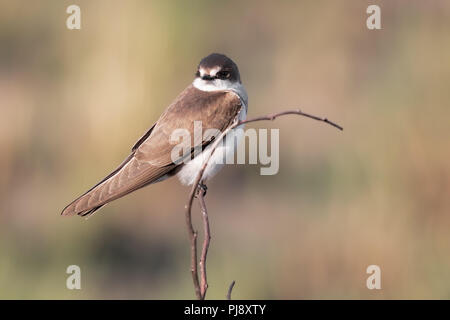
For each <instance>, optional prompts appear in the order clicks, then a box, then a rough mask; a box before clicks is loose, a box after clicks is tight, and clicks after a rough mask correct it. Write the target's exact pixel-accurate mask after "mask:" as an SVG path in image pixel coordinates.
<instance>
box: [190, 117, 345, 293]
mask: <svg viewBox="0 0 450 320" xmlns="http://www.w3.org/2000/svg"><path fill="white" fill-rule="evenodd" d="M290 114H293V115H300V116H303V117H307V118H310V119H313V120H317V121H321V122H325V123H327V124H329V125H331V126H333V127H335V128H337V129H339V130H341V131H342V130H344V128H342V127H341V126H340V125H338V124H336V123H334V122H332V121H329V120H328V119H327V118H320V117H317V116H314V115H311V114H308V113H305V112H302V111H301V110H300V109H297V110H287V111H282V112H278V113H274V114H270V115H267V116H262V117H257V118H252V119H248V120H243V121H239V120H237V118H236V120H235V121H234V123H233V124H232V125H231V126H229V127H228V128H227V129H225V130H224V131H223V132H222V133H221V134H220V136H219V137H218V138H217V139H215V140H214V141H213V142H212V145H211V152H210V153H209V155H208V157H207V158H206V160H205V161H204V162H203V164H202V167H201V169H200V171H199V172H198V174H197V177H196V178H195V181H194V183H193V185H192V189H191V193H190V194H189V200H188V204H187V205H186V206H185V209H186V211H185V215H186V224H187V228H188V233H189V237H190V240H191V272H192V280H193V282H194V289H195V294H196V296H197V299H199V300H203V299H205V295H206V289H207V288H208V284H207V282H206V267H205V265H206V254H207V252H208V247H209V239H210V238H209V237H210V235H209V223H208V216H207V213H206V214H205V213H204V214H203V224H204V228H205V240H204V242H203V249H202V259H203V258H204V259H203V261H201V263H202V264H201V265H200V268H201V270H200V272H201V279H202V288H203V289H201V288H200V284H199V281H198V271H197V232H196V231H194V228H193V226H192V218H191V216H192V213H191V211H192V203H193V201H194V197H195V194H196V192H197V189H199V184H200V181H201V180H202V178H203V173H204V172H205V169H206V166H207V165H208V162H209V160H210V159H211V157H212V155H213V153H214V151H216V148H217V146H218V145H219V143H221V142H222V139H223V138H224V137H225V136H226V135H227V134H228V132H230V131H231V130H233V129H234V128H236V127H238V126H240V125H243V124H246V123H250V122H256V121H264V120H275V119H276V118H278V117H281V116H284V115H290ZM201 193H202V190H199V194H201ZM202 197H203V195H202V196H201V198H200V199H202ZM200 204H201V205H202V207H204V211H203V212H206V206H205V203H204V200H203V204H202V200H200ZM202 210H203V208H202ZM205 216H206V220H205ZM205 221H206V222H205ZM205 223H206V224H205ZM206 227H208V230H206ZM233 286H234V281H233V283H232V285H231V286H230V289H229V295H231V290H232V289H233Z"/></svg>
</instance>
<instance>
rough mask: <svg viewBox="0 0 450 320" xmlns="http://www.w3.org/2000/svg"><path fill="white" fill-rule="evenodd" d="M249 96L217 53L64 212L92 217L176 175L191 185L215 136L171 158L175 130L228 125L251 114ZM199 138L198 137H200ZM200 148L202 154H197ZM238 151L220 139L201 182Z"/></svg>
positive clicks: (232, 66)
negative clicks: (183, 155)
mask: <svg viewBox="0 0 450 320" xmlns="http://www.w3.org/2000/svg"><path fill="white" fill-rule="evenodd" d="M247 104H248V97H247V93H246V91H245V88H244V86H243V85H242V82H241V78H240V74H239V70H238V67H237V65H236V64H235V63H234V62H233V61H232V60H231V59H230V58H228V57H226V56H225V55H223V54H217V53H213V54H210V55H209V56H207V57H205V58H203V59H202V60H201V61H200V64H199V65H198V68H197V72H196V74H195V79H194V81H193V82H192V84H190V85H189V86H188V87H187V88H186V89H184V91H183V92H181V93H180V95H179V96H178V97H177V98H176V99H175V101H174V102H173V103H172V104H171V105H169V107H168V108H167V109H166V110H165V111H164V112H163V114H162V115H161V116H160V118H159V119H158V121H156V123H155V124H154V125H153V126H152V127H151V128H150V129H149V130H148V131H147V132H146V133H145V134H144V135H143V136H142V137H141V138H140V139H139V140H138V141H137V142H136V144H135V145H134V146H133V148H132V149H131V154H130V155H129V156H128V157H127V158H126V159H125V160H124V161H123V162H122V164H120V165H119V167H118V168H117V169H116V170H114V171H113V172H111V173H110V174H109V175H108V176H106V177H105V178H104V179H103V180H101V181H100V182H99V183H97V184H96V185H95V186H94V187H92V188H91V189H89V190H88V191H87V192H86V193H84V194H83V195H81V196H80V197H78V198H77V199H75V200H74V201H73V202H71V203H70V204H69V205H68V206H67V207H65V208H64V210H63V211H62V213H61V214H62V215H67V216H70V215H75V214H77V215H80V216H88V215H90V214H92V213H94V212H95V211H96V210H98V209H100V208H101V207H102V206H104V205H105V204H107V203H109V202H111V201H113V200H115V199H118V198H120V197H123V196H125V195H126V194H128V193H130V192H133V191H135V190H137V189H140V188H142V187H145V186H147V185H149V184H152V183H156V182H159V181H162V180H165V179H167V178H169V177H171V176H173V175H177V177H178V178H179V180H180V181H181V183H182V184H185V185H192V184H193V183H194V180H195V178H196V177H197V174H198V172H199V170H200V168H201V166H202V165H203V161H204V159H205V158H206V156H207V155H208V154H209V153H210V152H211V142H212V141H213V140H214V138H215V137H214V136H208V135H207V134H206V136H203V137H202V138H201V139H200V140H201V141H194V142H193V146H192V148H191V149H190V150H191V154H192V157H191V155H190V157H189V159H191V160H189V159H188V160H187V161H183V162H182V163H178V162H177V161H173V157H172V149H173V147H174V145H175V143H174V142H173V139H171V134H172V133H173V132H174V130H176V129H185V130H187V131H188V132H189V133H190V136H191V137H193V136H195V134H194V121H201V125H202V128H203V132H207V131H208V129H217V130H219V131H221V132H223V131H224V130H226V129H227V128H228V127H229V126H231V125H232V124H233V123H234V122H235V121H237V120H244V119H245V118H246V115H247ZM230 135H232V138H233V139H235V138H237V140H240V139H241V138H242V131H230V132H229V133H228V134H227V136H226V139H227V140H228V141H229V139H228V138H229V137H230ZM197 140H198V139H197ZM195 147H197V148H198V147H201V152H200V153H198V154H197V153H194V150H195ZM234 151H235V149H234V144H231V145H229V144H227V143H224V144H221V145H220V144H219V146H218V147H217V149H216V151H215V152H214V154H213V155H212V157H211V159H210V161H209V162H208V165H207V167H206V170H205V172H204V174H203V177H202V181H203V182H205V181H206V180H208V179H210V178H211V177H213V176H214V175H215V174H216V173H217V172H218V171H219V170H220V169H221V168H222V166H223V164H222V163H223V161H218V160H219V158H222V159H223V157H227V156H229V155H230V153H231V154H232V153H233V152H234Z"/></svg>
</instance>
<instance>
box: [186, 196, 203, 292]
mask: <svg viewBox="0 0 450 320" xmlns="http://www.w3.org/2000/svg"><path fill="white" fill-rule="evenodd" d="M196 190H197V188H192V190H191V194H190V196H189V202H188V204H187V205H186V206H185V209H186V213H185V216H186V225H187V228H188V233H189V239H190V240H191V273H192V281H193V282H194V289H195V295H196V296H197V299H198V300H201V299H202V294H201V292H200V284H199V282H198V272H197V231H195V230H194V227H193V226H192V215H191V208H192V202H193V201H194V196H195V192H196Z"/></svg>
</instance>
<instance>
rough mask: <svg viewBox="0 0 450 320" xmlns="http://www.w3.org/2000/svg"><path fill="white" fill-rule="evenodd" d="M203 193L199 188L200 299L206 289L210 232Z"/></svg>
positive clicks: (204, 294)
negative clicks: (200, 220)
mask: <svg viewBox="0 0 450 320" xmlns="http://www.w3.org/2000/svg"><path fill="white" fill-rule="evenodd" d="M204 196H205V193H204V192H203V191H202V190H199V193H198V200H199V202H200V207H201V210H202V217H203V230H204V233H205V235H204V239H203V248H202V255H201V257H200V262H199V266H200V277H201V278H200V279H201V282H200V293H201V296H202V300H204V299H205V296H206V290H208V280H207V278H206V255H207V254H208V249H209V242H210V240H211V234H210V232H209V219H208V211H207V210H206V204H205V197H204Z"/></svg>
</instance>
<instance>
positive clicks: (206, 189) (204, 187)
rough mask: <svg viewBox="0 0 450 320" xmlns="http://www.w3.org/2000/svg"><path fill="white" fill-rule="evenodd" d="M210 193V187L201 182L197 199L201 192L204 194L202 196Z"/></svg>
mask: <svg viewBox="0 0 450 320" xmlns="http://www.w3.org/2000/svg"><path fill="white" fill-rule="evenodd" d="M207 191H208V187H207V186H206V184H204V183H203V182H200V183H199V184H198V187H197V193H196V195H195V197H196V198H197V197H198V196H199V195H200V192H201V193H202V196H203V197H204V196H206V192H207Z"/></svg>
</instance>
